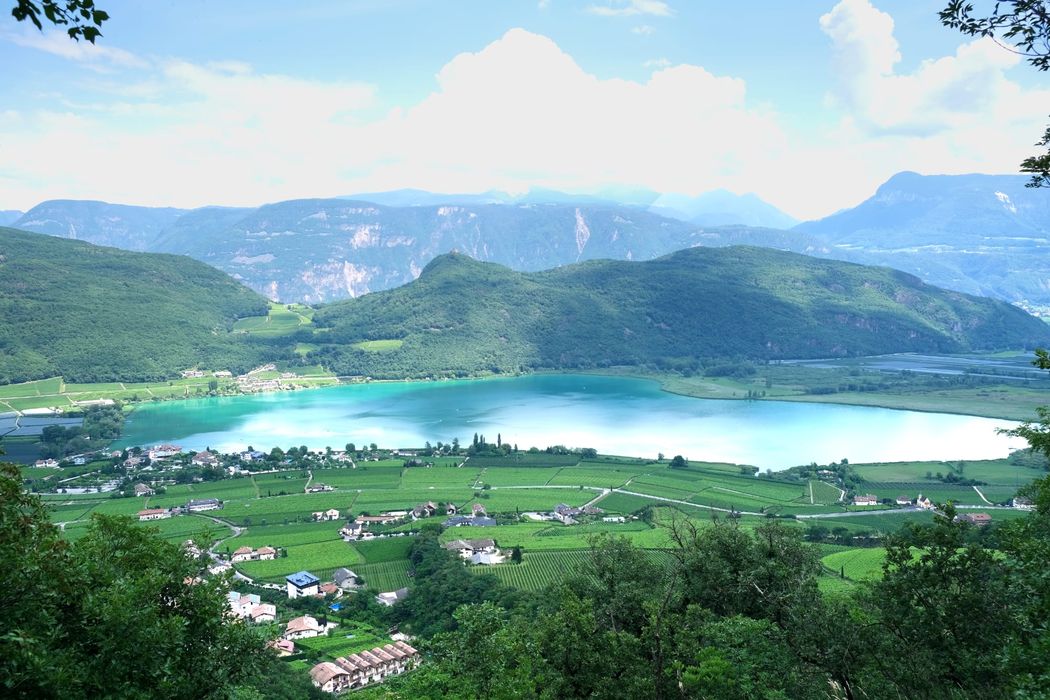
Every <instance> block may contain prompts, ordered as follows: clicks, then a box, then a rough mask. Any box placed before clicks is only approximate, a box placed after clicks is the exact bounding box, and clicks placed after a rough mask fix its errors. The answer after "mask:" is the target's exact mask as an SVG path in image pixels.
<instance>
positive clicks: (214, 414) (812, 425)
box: [117, 374, 1024, 469]
mask: <svg viewBox="0 0 1050 700" xmlns="http://www.w3.org/2000/svg"><path fill="white" fill-rule="evenodd" d="M1013 425H1014V423H1011V422H1010V421H1004V420H997V419H991V418H975V417H971V416H958V415H949V414H941V413H919V412H915V411H895V410H890V409H882V408H868V407H860V406H837V405H831V404H813V403H790V402H781V401H751V402H748V401H722V400H711V399H694V398H689V397H684V396H678V395H675V394H668V393H666V392H663V391H661V390H660V388H659V385H657V384H656V383H655V382H651V381H646V380H640V379H628V378H623V377H601V376H594V375H561V374H559V375H529V376H523V377H512V378H500V379H485V380H473V381H471V380H464V381H448V382H403V383H369V384H352V385H343V386H338V387H331V388H325V389H316V390H310V391H296V392H284V393H274V394H256V395H250V396H235V397H221V398H208V399H192V400H185V401H169V402H162V403H155V404H144V405H142V406H141V407H139V408H137V409H136V410H135V411H134V413H132V414H131V416H130V417H129V419H128V422H127V424H126V426H125V430H124V438H123V439H122V440H121V441H120V442H119V443H117V444H118V446H129V445H150V444H154V443H158V442H172V441H173V442H176V443H178V444H180V445H182V446H183V447H184V448H188V449H203V448H205V447H211V448H213V449H217V450H221V451H224V452H226V451H234V450H239V449H244V448H245V447H247V446H249V445H251V446H252V447H254V448H255V449H265V450H269V449H270V448H271V447H273V446H275V445H277V446H280V447H282V448H288V447H290V446H293V445H307V446H308V447H310V448H311V449H318V448H320V449H323V448H325V447H328V446H330V447H332V448H333V449H341V448H342V447H343V446H344V445H345V444H346V443H348V442H354V443H356V444H358V445H361V444H367V443H371V442H375V443H377V444H379V445H380V446H382V447H409V446H421V445H422V444H423V443H424V442H425V441H427V440H429V441H430V442H432V443H436V442H438V441H439V440H440V441H442V442H451V440H452V438H454V437H458V438H459V440H460V442H461V443H462V444H469V443H470V441H471V439H472V437H473V435H474V433H475V432H477V433H482V434H484V435H485V436H486V438H488V439H489V441H490V442H494V441H495V440H496V436H497V434H501V435H502V438H503V441H504V442H510V443H511V444H517V445H518V447H519V448H521V449H526V448H528V447H532V446H536V447H540V448H543V447H546V446H547V445H558V444H561V445H566V446H570V447H594V448H596V449H598V451H600V452H604V453H607V454H620V455H631V456H641V457H650V456H651V457H655V456H656V455H657V454H658V453H660V452H662V453H664V454H665V455H667V456H668V457H670V456H672V455H676V454H681V455H684V456H686V457H688V458H690V459H697V460H709V461H728V462H736V463H741V464H754V465H757V466H759V467H761V468H763V469H766V468H772V469H779V468H784V467H789V466H793V465H796V464H808V463H810V462H818V463H822V464H823V463H827V462H831V461H838V460H840V459H842V458H847V459H849V460H850V461H851V462H877V461H902V460H920V459H922V460H925V459H941V460H955V459H990V458H995V457H1004V456H1006V455H1007V454H1008V453H1009V451H1010V449H1012V448H1017V447H1023V446H1024V442H1023V441H1021V440H1017V439H1013V438H1008V437H1004V436H1001V435H997V434H996V432H995V431H996V428H998V427H1011V426H1013Z"/></svg>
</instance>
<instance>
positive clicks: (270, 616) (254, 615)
mask: <svg viewBox="0 0 1050 700" xmlns="http://www.w3.org/2000/svg"><path fill="white" fill-rule="evenodd" d="M248 619H249V620H251V621H252V622H254V623H255V624H257V625H258V624H262V623H264V622H277V606H275V605H273V604H271V603H260V604H258V605H254V606H252V609H251V611H250V612H249V613H248Z"/></svg>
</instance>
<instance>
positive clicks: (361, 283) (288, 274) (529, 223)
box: [156, 199, 820, 303]
mask: <svg viewBox="0 0 1050 700" xmlns="http://www.w3.org/2000/svg"><path fill="white" fill-rule="evenodd" d="M200 216H203V215H202V214H201V213H200V212H199V211H198V212H192V213H191V214H186V215H184V216H183V217H182V218H181V219H179V221H177V222H176V223H175V225H173V226H172V227H170V228H169V229H168V230H167V231H166V232H165V234H164V235H163V236H162V237H161V239H160V241H159V242H158V244H157V247H156V249H157V250H160V251H163V252H170V253H182V254H186V255H190V256H191V257H194V258H196V259H198V260H201V261H203V262H206V263H208V264H210V265H213V266H215V267H217V268H219V269H221V270H223V271H225V272H227V273H229V274H231V275H233V276H234V277H235V278H236V279H239V280H242V281H243V282H244V283H245V284H247V285H248V286H250V287H252V288H253V289H255V290H257V291H260V292H262V293H264V294H266V295H267V296H269V297H271V298H274V299H281V300H282V301H305V302H309V303H317V302H324V301H331V300H336V299H343V298H346V297H357V296H361V295H362V294H365V293H368V292H373V291H379V290H383V289H390V288H392V287H396V286H398V285H401V284H405V283H406V282H409V281H411V280H413V279H415V277H416V276H417V275H418V274H419V273H420V271H421V270H422V269H423V267H424V266H425V265H426V264H427V263H429V262H430V261H431V260H432V259H433V258H434V257H435V256H436V255H439V254H441V253H444V252H447V251H449V250H458V251H460V252H463V253H466V254H468V255H470V256H471V257H474V258H477V259H480V260H487V261H492V262H498V263H501V264H503V265H508V266H510V267H512V268H514V269H516V270H523V271H534V270H542V269H546V268H550V267H556V266H558V265H565V264H568V263H573V262H577V261H580V260H591V259H596V258H613V259H620V260H645V259H650V258H654V257H656V256H658V255H665V254H667V253H669V252H671V251H673V250H678V249H681V248H686V247H689V246H694V245H728V244H730V243H741V242H746V243H751V244H760V245H774V246H777V247H784V248H790V249H793V250H816V249H818V248H820V243H819V242H814V241H813V239H812V238H810V237H807V236H804V235H802V234H795V233H786V232H783V231H772V230H761V229H754V230H751V231H750V232H748V233H744V232H741V231H740V230H738V229H733V230H725V231H724V230H721V229H712V230H708V229H700V228H698V227H696V226H694V225H692V224H688V223H685V222H681V221H676V220H674V219H667V218H664V217H661V216H657V215H655V214H650V213H648V212H645V211H642V210H640V209H636V208H631V207H624V206H620V205H606V204H595V205H584V204H579V205H576V204H529V203H525V204H512V205H508V204H486V205H450V204H445V205H440V206H424V205H419V206H410V207H388V206H382V205H378V204H374V203H371V202H363V201H356V202H355V201H349V200H343V199H302V200H292V201H287V202H278V203H276V204H269V205H266V206H264V207H260V208H259V209H256V210H251V211H248V212H247V213H243V214H242V213H239V212H233V211H230V210H227V211H223V212H218V211H212V212H210V213H208V214H207V216H208V217H209V218H208V220H207V223H206V224H202V225H200V226H199V225H197V222H196V219H195V223H194V225H192V226H189V225H183V222H185V221H186V220H187V219H188V218H190V217H200ZM205 229H207V230H205Z"/></svg>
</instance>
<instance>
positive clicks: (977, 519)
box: [960, 513, 992, 527]
mask: <svg viewBox="0 0 1050 700" xmlns="http://www.w3.org/2000/svg"><path fill="white" fill-rule="evenodd" d="M960 520H962V521H964V522H968V523H970V524H971V525H976V526H977V527H984V526H986V525H988V523H990V522H992V516H990V515H988V514H987V513H969V514H967V515H964V516H962V517H961V518H960Z"/></svg>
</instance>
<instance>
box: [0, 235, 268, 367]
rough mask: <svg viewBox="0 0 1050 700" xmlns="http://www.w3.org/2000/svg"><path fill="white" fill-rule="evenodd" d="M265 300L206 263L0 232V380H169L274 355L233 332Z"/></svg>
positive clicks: (261, 307) (258, 311)
mask: <svg viewBox="0 0 1050 700" xmlns="http://www.w3.org/2000/svg"><path fill="white" fill-rule="evenodd" d="M266 308H267V306H266V300H265V299H263V298H262V297H261V296H259V295H258V294H256V293H255V292H253V291H251V290H250V289H248V288H246V287H244V286H242V285H240V284H238V283H237V282H236V281H235V280H233V279H231V278H230V277H229V276H227V275H226V274H224V273H222V272H219V271H218V270H215V269H212V268H210V267H208V266H207V265H204V264H202V263H199V262H196V261H194V260H190V259H189V258H185V257H180V256H174V255H156V254H146V253H131V252H126V251H121V250H116V249H114V248H102V247H98V246H94V245H89V244H87V243H81V242H78V241H70V240H63V239H60V238H53V237H51V236H41V235H39V234H35V233H26V232H24V231H16V230H14V229H8V228H0V318H2V319H3V323H2V324H0V349H2V352H0V383H8V382H18V381H25V380H29V379H38V378H41V377H49V376H55V375H62V376H64V377H65V378H66V380H67V381H80V382H94V381H129V380H130V381H136V380H157V379H168V378H170V377H172V376H173V375H175V374H177V373H178V371H179V370H181V369H185V368H187V367H194V366H197V365H200V366H202V367H209V368H230V369H245V368H248V367H249V366H251V365H252V364H254V363H257V362H259V361H260V360H262V359H264V358H267V357H270V356H273V355H274V354H275V353H277V352H279V350H278V347H277V346H272V345H270V344H268V343H267V342H266V341H260V340H256V339H251V340H249V339H248V337H247V336H243V335H233V334H231V333H230V329H231V327H232V326H233V322H234V321H235V320H236V319H237V318H240V317H242V316H251V315H259V314H265V313H266Z"/></svg>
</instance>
